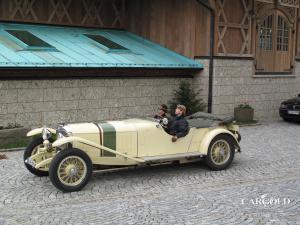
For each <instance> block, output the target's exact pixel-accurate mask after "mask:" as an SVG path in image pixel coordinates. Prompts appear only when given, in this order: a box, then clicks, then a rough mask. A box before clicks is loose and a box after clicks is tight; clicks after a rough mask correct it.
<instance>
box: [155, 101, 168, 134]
mask: <svg viewBox="0 0 300 225" xmlns="http://www.w3.org/2000/svg"><path fill="white" fill-rule="evenodd" d="M167 113H168V106H166V105H165V104H161V105H160V106H159V107H158V113H157V114H156V115H155V116H154V119H155V120H157V121H159V123H160V124H161V125H162V127H163V128H164V129H165V131H167V132H168V123H169V117H168V116H167Z"/></svg>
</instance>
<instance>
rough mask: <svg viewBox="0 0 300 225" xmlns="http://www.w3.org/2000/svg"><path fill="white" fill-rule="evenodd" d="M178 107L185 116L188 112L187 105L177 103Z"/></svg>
mask: <svg viewBox="0 0 300 225" xmlns="http://www.w3.org/2000/svg"><path fill="white" fill-rule="evenodd" d="M177 108H178V109H180V110H181V111H182V115H183V116H185V114H186V107H185V106H184V105H177Z"/></svg>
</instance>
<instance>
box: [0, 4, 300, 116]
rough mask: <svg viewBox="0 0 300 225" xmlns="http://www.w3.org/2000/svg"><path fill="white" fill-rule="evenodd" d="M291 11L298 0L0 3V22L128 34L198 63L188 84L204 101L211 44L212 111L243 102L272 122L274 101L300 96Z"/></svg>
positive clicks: (298, 21) (299, 56)
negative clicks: (200, 69) (201, 66)
mask: <svg viewBox="0 0 300 225" xmlns="http://www.w3.org/2000/svg"><path fill="white" fill-rule="evenodd" d="M201 3H205V4H206V5H207V6H208V7H210V8H211V10H212V13H211V11H210V10H208V8H207V7H205V6H204V5H203V4H201ZM299 6H300V0H11V1H6V0H0V21H8V22H18V23H19V22H25V23H34V24H36V23H37V24H54V25H62V26H80V27H99V28H114V29H125V30H128V31H130V32H133V33H135V34H137V35H140V36H142V37H144V38H146V39H150V40H152V41H154V42H156V43H158V44H160V45H162V46H165V47H167V48H169V49H171V50H173V51H175V52H177V53H180V54H182V55H185V56H187V57H189V58H192V59H195V60H198V61H200V62H202V63H203V64H204V65H206V68H205V69H204V71H203V72H201V73H200V74H197V75H196V76H195V77H194V78H193V84H194V85H195V86H196V87H197V88H201V89H202V94H201V96H202V97H203V98H205V99H206V98H207V95H208V93H209V91H208V86H209V82H208V77H209V76H208V70H209V66H208V65H209V58H210V55H211V52H210V44H211V40H214V43H213V46H214V48H213V58H214V67H213V68H210V69H212V70H213V72H214V80H213V93H212V94H213V96H214V99H213V113H216V114H220V115H228V114H232V111H233V108H234V106H236V105H238V104H240V103H243V102H248V103H250V104H252V106H254V108H255V110H256V112H257V114H256V115H257V117H258V118H268V117H272V118H277V117H278V112H277V109H278V106H279V104H280V102H281V101H282V100H284V99H286V98H288V97H291V96H294V95H295V94H298V93H300V9H299ZM212 15H213V17H214V24H211V16H212ZM212 28H213V30H211V29H212ZM211 31H213V35H214V37H212V36H211ZM66 79H67V78H66ZM169 79H172V78H169ZM151 82H152V81H151ZM151 82H150V83H151ZM92 83H93V82H92ZM157 83H158V84H159V83H160V82H159V81H157ZM175 83H176V82H175ZM166 84H167V83H166ZM170 94H171V91H170ZM157 103H159V102H157ZM118 110H119V111H120V109H118ZM147 110H148V109H147ZM147 110H146V111H147ZM0 114H1V113H0ZM0 120H1V118H0Z"/></svg>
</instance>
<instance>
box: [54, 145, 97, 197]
mask: <svg viewBox="0 0 300 225" xmlns="http://www.w3.org/2000/svg"><path fill="white" fill-rule="evenodd" d="M92 168H93V165H92V161H91V159H90V158H89V156H88V155H87V154H86V153H85V152H83V151H81V150H79V149H75V148H70V149H66V150H62V151H60V152H59V153H57V155H56V156H55V157H54V158H53V160H52V162H51V165H50V169H49V175H50V180H51V182H52V183H53V185H54V186H55V187H57V188H58V189H60V190H62V191H65V192H73V191H80V190H81V189H82V188H83V187H84V186H85V185H86V184H87V183H88V182H89V180H90V177H91V175H92Z"/></svg>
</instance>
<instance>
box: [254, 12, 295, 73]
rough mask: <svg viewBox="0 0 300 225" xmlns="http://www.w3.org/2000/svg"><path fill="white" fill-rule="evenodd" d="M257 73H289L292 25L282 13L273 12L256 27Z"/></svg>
mask: <svg viewBox="0 0 300 225" xmlns="http://www.w3.org/2000/svg"><path fill="white" fill-rule="evenodd" d="M257 40H258V42H257V51H256V71H257V72H266V73H268V72H290V71H291V70H292V69H291V54H292V51H293V50H292V45H291V43H292V25H290V23H289V22H288V20H287V19H286V17H285V16H284V14H283V13H281V12H280V11H278V10H274V11H273V12H272V13H271V14H269V15H267V16H265V17H264V18H263V20H262V22H261V23H260V24H259V25H258V31H257Z"/></svg>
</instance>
